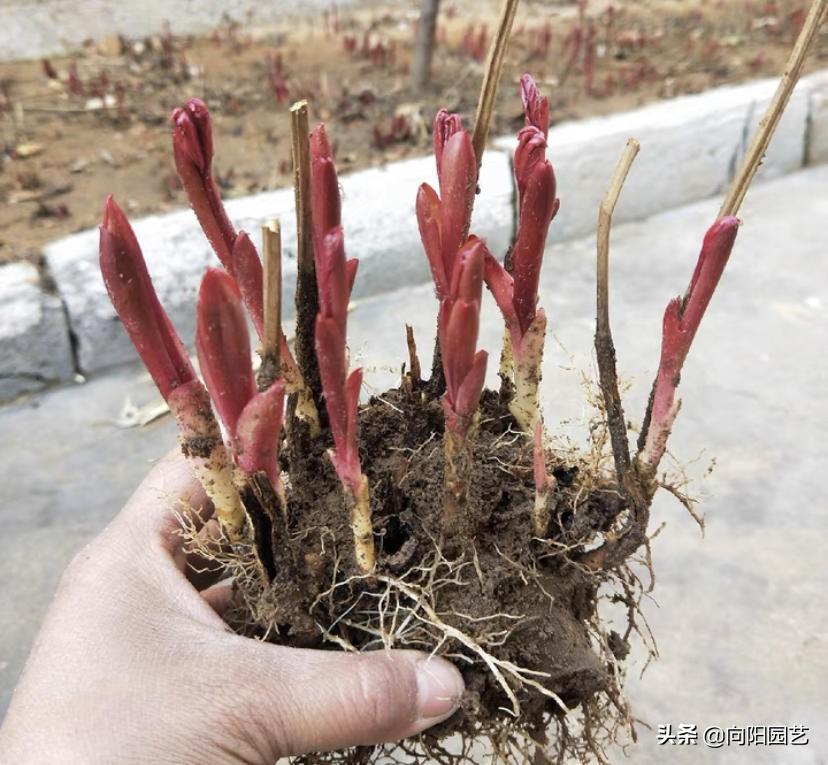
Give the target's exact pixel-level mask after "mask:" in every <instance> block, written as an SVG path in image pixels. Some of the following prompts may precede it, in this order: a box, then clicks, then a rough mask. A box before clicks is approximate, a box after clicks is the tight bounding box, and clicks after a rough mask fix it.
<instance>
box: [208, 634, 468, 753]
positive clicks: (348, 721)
mask: <svg viewBox="0 0 828 765" xmlns="http://www.w3.org/2000/svg"><path fill="white" fill-rule="evenodd" d="M229 637H230V636H229ZM230 639H231V641H232V642H233V643H235V644H236V645H235V648H234V650H233V660H232V664H229V663H228V664H225V665H224V667H225V670H227V669H230V666H234V667H235V670H233V671H234V672H235V673H237V674H238V676H237V677H234V678H232V679H231V682H232V687H234V688H235V689H236V692H237V693H236V694H232V695H229V699H228V700H230V701H231V703H233V704H234V706H235V709H233V710H230V712H231V714H229V716H228V718H227V719H229V720H234V721H235V723H236V724H238V723H239V722H242V721H244V722H243V723H242V724H243V727H244V731H243V733H244V739H245V742H246V743H247V744H248V745H249V744H254V747H255V751H257V752H259V753H262V754H263V755H264V756H265V757H267V758H270V759H269V760H262V761H263V762H265V761H269V762H273V761H275V760H276V759H278V758H279V757H285V756H289V755H297V754H304V753H306V752H319V751H329V750H332V749H341V748H345V747H350V746H358V745H370V744H379V743H385V742H389V741H397V740H400V739H403V738H407V737H409V736H414V735H416V734H418V733H421V732H422V731H424V730H425V729H426V728H429V727H431V726H432V725H435V724H436V723H438V722H441V721H442V720H445V719H446V718H447V717H449V716H450V715H451V714H452V713H453V712H454V711H455V709H457V707H458V705H459V703H460V699H461V696H462V694H463V689H464V685H463V679H462V677H461V676H460V673H459V672H458V671H457V669H456V668H455V667H454V666H453V665H452V664H450V663H449V662H447V661H446V660H444V659H441V658H439V657H436V656H429V655H428V654H424V653H420V652H418V651H369V652H366V653H361V654H350V653H341V652H335V651H314V650H308V649H299V648H286V647H282V646H273V645H267V644H264V643H259V642H255V641H252V640H245V639H236V638H235V637H230ZM239 648H242V650H241V651H239ZM239 693H241V694H243V696H245V697H246V698H244V699H241V700H240V699H239V698H238V694H239ZM234 697H235V699H234ZM239 702H241V703H239ZM239 708H241V709H244V710H245V712H246V714H245V715H244V716H242V717H241V719H240V716H239V714H238V711H239ZM251 718H252V719H251ZM248 723H249V724H248ZM240 733H242V731H236V735H238V734H240Z"/></svg>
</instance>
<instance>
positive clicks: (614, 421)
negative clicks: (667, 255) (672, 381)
mask: <svg viewBox="0 0 828 765" xmlns="http://www.w3.org/2000/svg"><path fill="white" fill-rule="evenodd" d="M639 148H640V147H639V145H638V141H636V140H635V139H634V138H630V139H629V140H628V141H627V145H626V146H625V147H624V153H623V154H622V155H621V158H620V159H619V161H618V165H617V166H616V168H615V172H614V173H613V176H612V179H611V180H610V185H609V188H608V189H607V193H606V195H605V196H604V199H603V201H602V202H601V206H600V207H599V208H598V267H597V280H596V282H597V312H596V317H595V355H596V357H597V360H598V377H599V380H600V383H601V393H602V395H603V398H604V408H605V409H606V413H607V425H608V428H609V433H610V440H611V441H612V454H613V457H614V459H615V472H616V475H617V476H618V481H619V483H623V481H624V476H625V475H626V474H627V472H628V471H629V469H630V445H629V442H628V441H627V424H626V420H625V418H624V407H623V405H622V404H621V394H620V393H619V392H618V373H617V370H616V366H615V345H614V344H613V342H612V330H611V329H610V320H609V240H610V229H611V227H612V214H613V212H614V211H615V205H616V204H617V203H618V197H619V196H620V195H621V189H622V188H623V186H624V181H625V180H626V179H627V174H628V173H629V171H630V167H631V166H632V163H633V161H634V160H635V157H636V155H637V154H638V150H639Z"/></svg>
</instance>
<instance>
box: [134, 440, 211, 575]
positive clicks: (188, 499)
mask: <svg viewBox="0 0 828 765" xmlns="http://www.w3.org/2000/svg"><path fill="white" fill-rule="evenodd" d="M212 512H213V510H212V505H211V504H210V502H209V501H208V499H207V495H206V494H205V492H204V489H203V488H202V487H201V485H200V484H199V483H198V481H197V480H196V478H195V476H194V475H193V471H192V469H191V468H190V466H189V464H188V463H187V461H186V459H185V458H184V456H183V455H182V454H181V451H180V450H178V449H175V450H173V451H171V452H169V453H168V454H166V455H165V456H164V457H162V458H161V459H160V460H159V461H158V462H157V463H156V464H155V466H154V467H153V468H152V470H150V472H149V473H148V474H147V476H146V478H144V480H143V481H142V482H141V484H140V485H139V486H138V488H137V489H136V490H135V492H134V493H133V495H132V496H131V497H130V498H129V501H128V502H127V504H126V506H125V507H124V510H123V512H122V513H121V516H120V519H121V520H122V521H123V523H124V524H126V526H127V527H128V528H129V530H130V531H131V532H132V533H133V534H135V535H137V536H138V537H139V538H144V539H145V541H146V542H148V543H152V542H155V541H160V543H161V546H162V547H163V548H164V549H166V550H167V551H168V552H169V553H170V554H171V555H172V556H173V558H174V560H175V562H176V565H177V566H178V567H179V568H180V569H182V570H183V568H184V566H185V564H186V556H185V555H184V553H183V542H184V538H183V536H182V535H181V533H180V531H181V518H182V517H184V518H185V519H186V522H187V523H188V524H190V525H191V528H192V530H193V531H196V532H198V531H199V530H200V529H201V528H202V526H203V525H204V523H205V522H206V521H207V520H208V519H209V518H210V516H211V515H212Z"/></svg>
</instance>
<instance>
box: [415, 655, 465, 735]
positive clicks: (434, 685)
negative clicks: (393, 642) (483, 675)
mask: <svg viewBox="0 0 828 765" xmlns="http://www.w3.org/2000/svg"><path fill="white" fill-rule="evenodd" d="M464 688H465V685H464V683H463V678H462V677H461V675H460V673H459V672H458V671H457V668H456V667H455V666H454V665H453V664H450V663H449V662H447V661H446V660H445V659H440V658H438V657H436V656H430V657H428V658H426V659H423V660H421V661H420V662H418V664H417V705H418V708H419V714H420V719H421V720H432V719H439V718H443V717H448V716H449V715H450V714H451V713H452V712H453V711H454V710H455V709H457V707H458V705H459V704H460V698H461V697H462V696H463V690H464Z"/></svg>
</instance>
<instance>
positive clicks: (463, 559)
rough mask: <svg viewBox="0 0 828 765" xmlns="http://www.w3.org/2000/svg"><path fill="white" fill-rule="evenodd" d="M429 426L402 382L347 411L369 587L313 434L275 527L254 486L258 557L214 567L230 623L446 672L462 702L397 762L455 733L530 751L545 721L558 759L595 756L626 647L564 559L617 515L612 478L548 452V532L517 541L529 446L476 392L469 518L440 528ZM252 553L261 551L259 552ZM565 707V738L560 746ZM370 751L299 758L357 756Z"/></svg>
mask: <svg viewBox="0 0 828 765" xmlns="http://www.w3.org/2000/svg"><path fill="white" fill-rule="evenodd" d="M443 421H444V417H443V412H442V408H441V404H440V401H439V399H438V398H436V397H434V396H431V395H429V394H428V392H427V389H426V387H425V386H424V385H416V384H412V382H411V380H410V378H404V383H403V385H402V386H401V387H400V388H398V389H394V390H390V391H388V392H386V393H384V394H383V395H381V396H376V397H374V398H372V399H371V400H370V401H369V403H368V404H366V405H364V406H363V407H362V408H361V410H360V431H361V432H360V459H361V463H362V466H363V470H364V472H365V473H366V475H367V476H368V480H369V484H370V489H371V511H372V516H373V528H374V540H375V547H376V550H377V565H376V569H375V571H374V572H373V573H372V574H371V575H364V574H362V573H361V572H360V571H359V570H358V568H357V566H356V563H355V559H354V547H353V538H352V530H351V526H350V519H349V517H348V510H347V507H346V502H345V498H344V496H343V493H342V489H341V486H340V484H339V482H338V480H337V479H336V476H335V474H334V471H333V469H332V467H331V466H330V462H329V460H328V459H327V458H326V456H325V454H324V447H325V445H324V444H322V443H318V441H319V439H317V443H316V444H315V445H314V447H313V452H312V453H310V454H307V453H306V454H304V455H303V458H302V460H301V464H302V472H301V475H299V474H297V473H296V472H293V473H292V474H291V475H290V478H289V479H288V481H287V484H286V496H287V503H286V505H287V508H286V515H282V513H281V512H280V511H279V509H278V507H277V506H276V504H277V503H276V502H275V495H273V494H272V493H271V495H270V496H271V501H270V506H268V502H269V500H268V499H267V493H266V492H264V493H262V492H258V497H259V499H258V500H257V506H261V507H260V509H261V510H263V512H264V513H265V515H266V516H267V523H269V527H268V528H270V527H272V529H273V532H272V534H271V532H269V531H267V532H266V533H264V534H263V533H262V529H261V528H260V524H259V522H258V521H257V522H256V523H254V527H256V528H255V529H254V530H255V531H256V534H257V546H259V547H260V550H259V554H258V556H254V555H253V551H252V550H251V549H245V548H239V547H238V546H237V547H236V550H235V551H234V553H233V554H232V555H230V557H229V558H228V559H226V560H225V561H224V563H225V564H229V567H230V569H231V570H234V573H235V575H236V583H237V587H238V595H239V606H238V608H237V609H236V611H235V612H234V613H233V614H232V616H231V617H230V620H231V624H233V625H234V627H235V628H236V629H237V630H238V631H239V632H242V633H244V634H248V635H253V636H257V637H260V638H265V639H268V640H271V641H273V642H277V643H280V644H284V645H290V646H301V647H312V648H322V649H332V650H348V651H364V650H370V649H376V648H383V647H385V648H392V647H394V648H414V649H419V650H423V651H426V652H435V653H437V654H440V655H444V656H446V657H447V658H449V659H450V660H452V661H453V662H455V664H456V665H457V666H458V668H459V669H460V671H461V672H462V674H463V677H464V679H465V682H466V694H465V696H464V698H463V701H462V705H461V707H460V709H459V710H458V712H457V713H456V714H455V715H454V716H453V717H452V718H450V719H449V720H448V721H446V722H444V723H443V724H441V725H440V726H438V727H437V728H436V729H433V730H432V731H430V732H429V733H427V734H426V735H424V736H423V737H421V738H420V740H419V741H418V742H417V743H416V745H415V744H413V743H412V744H411V748H409V749H408V750H407V752H408V754H409V755H410V754H411V752H412V751H414V749H417V751H418V752H419V756H420V757H421V759H422V761H426V760H427V756H431V755H433V754H434V752H438V751H441V746H442V744H441V742H442V741H444V739H445V738H446V737H447V736H449V735H456V734H459V735H460V736H461V737H462V739H463V740H465V741H472V740H476V741H479V740H480V739H481V738H482V739H486V740H488V741H489V743H490V745H492V746H495V747H498V748H499V750H500V751H501V754H503V753H504V752H503V750H502V748H503V746H504V744H503V736H504V731H508V735H507V738H508V739H509V740H510V741H512V742H514V741H516V740H521V741H524V742H529V743H528V746H529V748H531V749H535V750H536V751H541V752H542V751H544V748H545V747H547V746H549V745H550V742H549V741H548V738H547V734H548V731H549V730H550V726H553V725H554V726H557V730H558V735H557V736H556V737H554V747H557V750H556V751H557V752H558V753H560V750H561V749H562V748H568V750H569V751H570V753H572V752H574V753H576V754H577V753H578V752H579V751H581V749H585V750H588V751H592V750H593V749H599V748H600V746H601V742H600V741H599V739H600V737H601V735H605V736H611V735H613V733H614V732H615V731H616V730H617V727H618V726H622V725H628V724H629V719H628V717H626V716H625V706H624V703H623V700H622V694H621V688H620V682H619V678H620V677H621V676H622V675H623V659H624V658H625V657H626V654H627V651H628V644H627V640H626V638H627V636H623V637H622V636H620V635H618V634H617V633H614V632H611V631H608V630H605V629H604V627H603V625H602V623H601V619H600V618H599V615H598V612H597V602H598V590H599V587H601V586H602V585H603V584H606V582H607V576H606V575H596V574H595V573H593V572H590V571H588V570H587V569H586V568H584V567H583V566H579V565H578V558H579V555H580V554H581V553H582V551H583V550H584V549H585V548H586V546H588V545H591V544H592V543H594V542H595V540H596V538H597V536H598V535H599V534H600V533H601V532H603V531H606V530H607V529H608V528H609V527H610V526H611V525H612V524H613V523H614V521H615V520H616V519H617V518H618V516H619V514H620V513H621V512H622V510H623V505H622V503H621V501H620V499H619V493H618V491H617V489H616V487H615V486H614V483H613V480H614V479H613V476H612V475H611V474H609V473H605V472H604V470H603V469H602V468H600V467H599V466H598V465H596V464H594V462H593V461H592V460H590V459H588V458H586V457H583V458H577V457H573V456H572V455H570V454H567V455H563V454H556V453H555V452H554V451H552V450H551V449H547V450H546V453H545V457H546V462H547V469H548V471H549V472H550V473H551V474H552V475H554V476H555V479H556V487H555V490H554V492H552V494H551V496H550V500H549V501H550V511H551V513H550V515H551V521H550V525H549V528H548V530H547V533H546V534H545V535H544V536H543V538H533V532H532V507H533V503H534V483H533V472H532V466H533V453H532V445H531V443H530V442H529V441H528V440H527V439H526V438H525V436H523V435H522V434H521V433H519V432H518V430H517V425H516V423H515V421H514V419H513V418H512V415H511V414H510V413H509V412H508V408H507V407H506V405H505V403H504V402H503V401H502V400H501V398H500V395H499V394H498V393H495V392H492V391H485V392H484V395H483V399H482V401H481V407H480V417H479V422H478V425H477V429H476V435H475V436H474V447H473V452H474V453H473V472H472V475H471V476H470V480H469V498H468V508H467V512H468V519H467V521H468V522H467V523H465V524H463V525H461V526H458V527H456V528H455V529H454V531H452V532H451V533H449V532H447V531H446V528H445V523H444V518H443V507H442V496H443V449H442V437H443ZM292 448H294V447H293V446H291V447H286V449H285V453H284V455H283V467H284V468H285V470H286V471H288V472H290V467H291V464H293V465H298V464H299V460H297V459H292V457H293V458H295V457H296V455H291V453H290V451H289V449H292ZM263 499H264V501H262V500H263ZM246 503H247V501H246ZM248 510H250V506H249V505H248ZM254 514H255V515H257V516H258V515H259V510H256V511H255V513H254ZM267 523H266V524H265V525H267ZM265 540H267V541H265ZM263 544H264V545H265V547H266V548H267V547H268V545H272V547H270V548H269V549H265V550H264V551H263V550H262V549H261V545H263ZM256 558H258V560H256ZM262 563H264V564H265V565H264V566H262V565H261V564H262ZM265 569H267V571H268V574H265ZM628 594H629V593H627V595H628ZM623 597H625V596H622V599H623ZM576 711H579V712H580V717H581V722H580V726H581V728H580V732H579V734H578V735H568V734H567V731H568V725H569V724H570V723H571V721H572V715H573V714H574V713H575V712H576ZM379 752H380V750H379V749H377V750H373V749H360V750H350V751H348V752H344V753H343V752H340V753H334V754H330V755H314V756H313V757H312V758H308V757H305V758H302V759H301V760H300V761H301V762H330V761H347V762H374V761H377V758H378V757H379ZM521 752H523V753H525V750H521ZM388 755H389V752H388V751H387V750H386V751H385V753H384V756H388ZM522 756H523V754H520V755H516V754H515V753H512V757H513V760H510V759H509V758H508V757H507V758H506V760H505V761H515V762H521V761H525V760H523V759H521V757H522ZM537 756H540V755H537ZM416 760H417V758H416V757H415V760H414V761H416ZM409 761H410V760H409ZM539 761H543V760H539Z"/></svg>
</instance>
